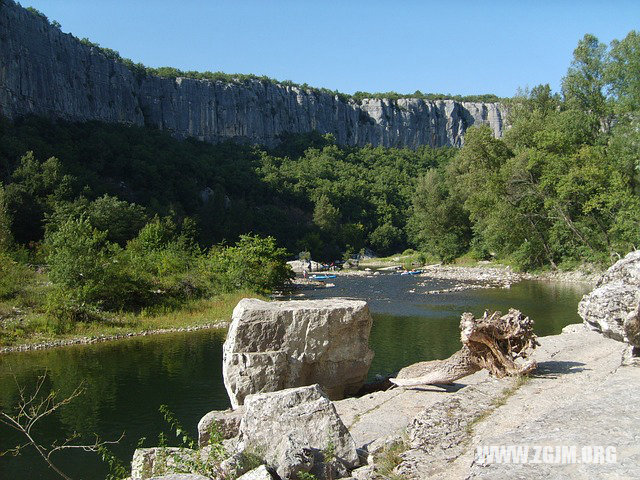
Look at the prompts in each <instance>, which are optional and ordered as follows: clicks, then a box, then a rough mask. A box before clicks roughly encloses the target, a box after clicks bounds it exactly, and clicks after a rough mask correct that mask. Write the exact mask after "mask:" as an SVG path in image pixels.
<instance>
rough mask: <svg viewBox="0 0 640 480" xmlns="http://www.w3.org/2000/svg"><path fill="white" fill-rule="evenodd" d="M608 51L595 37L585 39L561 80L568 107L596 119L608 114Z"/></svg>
mask: <svg viewBox="0 0 640 480" xmlns="http://www.w3.org/2000/svg"><path fill="white" fill-rule="evenodd" d="M606 49H607V47H606V45H604V44H602V43H600V42H599V41H598V39H597V38H596V37H595V36H593V35H590V34H587V35H585V36H584V38H583V39H582V40H580V42H578V46H577V47H576V49H575V50H574V51H573V61H572V62H571V66H570V67H569V70H568V71H567V75H566V76H565V77H564V78H563V80H562V93H563V94H564V97H565V101H566V102H567V104H568V105H570V106H573V107H575V108H578V109H580V110H582V111H585V112H590V113H593V114H594V115H596V116H597V117H602V116H604V115H605V114H606V100H605V92H604V87H605V79H604V73H605V55H606Z"/></svg>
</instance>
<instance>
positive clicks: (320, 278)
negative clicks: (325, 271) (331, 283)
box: [309, 275, 337, 280]
mask: <svg viewBox="0 0 640 480" xmlns="http://www.w3.org/2000/svg"><path fill="white" fill-rule="evenodd" d="M336 277H337V275H311V276H309V278H310V279H311V280H328V279H330V278H336Z"/></svg>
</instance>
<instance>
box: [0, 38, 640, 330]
mask: <svg viewBox="0 0 640 480" xmlns="http://www.w3.org/2000/svg"><path fill="white" fill-rule="evenodd" d="M505 103H506V107H507V109H508V112H509V124H510V128H509V129H508V131H507V132H506V134H505V136H504V138H502V139H496V138H493V136H492V134H491V131H490V130H489V129H488V128H487V127H473V128H471V129H469V130H468V131H467V133H466V136H465V144H464V146H463V147H462V148H461V149H459V150H458V149H453V148H442V149H431V148H428V147H423V148H419V149H417V150H410V149H397V148H382V147H377V148H373V147H370V146H367V147H363V148H354V147H341V146H338V145H336V144H335V141H334V139H333V138H332V137H331V135H325V136H322V135H319V134H317V133H315V132H311V133H308V134H303V135H285V136H283V138H282V142H281V144H280V145H279V146H278V147H277V148H275V149H273V150H270V151H268V150H265V149H262V148H260V147H256V146H246V145H237V144H233V143H225V144H220V145H210V144H207V143H203V142H199V141H196V140H192V139H187V140H178V139H174V138H172V137H170V136H169V135H168V134H166V133H164V132H161V131H157V130H152V129H148V128H140V127H131V126H122V125H106V124H100V123H83V124H74V123H64V122H55V123H54V122H51V121H47V120H43V119H40V118H24V119H21V120H18V121H16V122H14V123H10V122H7V121H4V120H1V119H0V255H1V256H2V261H1V262H0V270H1V271H0V298H5V299H6V298H13V297H15V296H16V295H19V294H20V292H21V291H23V290H24V288H26V287H25V285H29V284H30V282H32V281H33V275H34V272H33V267H28V266H27V265H39V266H44V269H43V271H44V272H46V275H47V276H48V279H49V281H50V282H51V284H50V285H51V287H50V288H48V290H47V294H46V301H45V303H46V312H48V313H47V314H48V315H49V316H50V317H52V318H57V319H64V318H66V319H68V320H69V321H75V320H78V319H81V320H82V319H89V320H90V319H91V318H94V317H100V315H101V312H103V311H113V312H118V311H140V310H141V309H147V308H157V307H159V306H160V307H162V308H176V307H179V306H180V305H182V304H183V303H184V302H185V301H188V300H189V299H193V298H204V297H207V296H209V295H212V294H216V293H220V292H230V291H235V290H238V289H248V290H252V291H258V292H269V291H272V290H273V289H281V288H284V287H285V286H286V284H287V282H288V280H289V278H290V273H289V272H288V270H287V269H286V268H285V267H284V260H285V259H286V258H292V257H294V256H296V255H297V254H298V253H299V252H310V254H311V255H312V256H313V257H314V258H316V259H320V260H333V259H336V258H339V257H342V256H343V255H345V254H349V253H350V252H351V253H353V252H359V251H361V250H362V249H364V248H370V249H372V250H374V251H375V252H376V253H378V254H380V255H385V254H390V253H394V252H398V251H402V250H404V249H406V248H409V247H412V248H415V249H417V250H419V251H421V252H423V253H424V254H425V257H428V256H430V257H434V256H435V257H438V258H440V259H441V260H443V261H452V260H454V259H455V258H456V257H459V256H461V255H471V256H472V257H474V258H476V259H490V258H497V259H500V260H502V261H506V262H509V263H510V264H512V265H514V266H516V267H518V268H522V269H539V268H548V267H551V268H574V267H576V266H579V265H580V264H583V263H593V264H597V265H600V266H604V265H607V264H609V263H610V262H611V261H612V260H615V259H616V258H618V257H619V256H621V255H624V254H625V253H626V252H628V251H630V250H632V249H635V248H636V247H637V246H638V245H639V244H640V198H639V197H638V181H639V179H638V168H639V167H640V36H639V35H638V34H637V33H636V32H631V33H629V35H627V37H626V38H624V39H623V40H621V41H614V42H612V44H611V45H610V46H609V47H607V46H606V45H603V44H601V43H600V42H599V41H598V40H597V39H596V38H595V37H593V36H591V35H586V36H585V37H584V38H583V39H582V40H581V41H580V42H579V44H578V47H577V48H576V50H575V52H574V59H573V61H572V63H571V65H570V67H569V69H568V72H567V74H566V76H565V77H564V79H563V82H562V92H561V93H553V92H552V91H551V89H550V88H549V86H548V85H540V86H537V87H534V88H532V89H530V90H526V91H524V92H520V93H519V94H518V95H516V96H515V97H514V98H513V99H510V100H508V101H505ZM38 301H39V300H34V301H33V302H32V303H34V302H35V303H36V304H37V303H38Z"/></svg>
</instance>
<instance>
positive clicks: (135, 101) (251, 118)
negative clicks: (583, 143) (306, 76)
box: [0, 0, 504, 148]
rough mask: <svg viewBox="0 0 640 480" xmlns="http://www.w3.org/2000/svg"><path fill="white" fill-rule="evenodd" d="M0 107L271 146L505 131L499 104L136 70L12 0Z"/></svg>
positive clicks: (5, 12)
mask: <svg viewBox="0 0 640 480" xmlns="http://www.w3.org/2000/svg"><path fill="white" fill-rule="evenodd" d="M0 114H1V115H3V116H4V117H7V118H9V119H15V118H18V117H20V116H24V115H29V114H35V115H42V116H45V117H49V118H56V119H65V120H70V121H88V120H98V121H104V122H119V123H127V124H135V125H147V126H152V127H157V128H160V129H164V130H168V131H170V132H171V133H172V134H173V135H175V136H177V137H195V138H198V139H200V140H204V141H208V142H213V143H215V142H220V141H223V140H229V139H232V140H236V141H242V142H251V143H257V144H264V145H274V144H276V143H277V142H278V137H279V135H281V134H283V133H287V132H289V133H300V132H309V131H312V130H317V131H318V132H320V133H322V134H324V133H332V134H333V135H335V137H336V139H337V141H338V143H340V144H342V145H359V146H362V145H366V144H369V143H370V144H372V145H375V146H377V145H383V146H407V147H412V148H415V147H418V146H420V145H431V146H444V145H453V146H460V145H462V143H463V140H464V139H463V135H464V132H465V131H466V129H467V128H468V127H469V126H471V125H473V124H477V123H484V124H488V125H489V126H490V127H491V129H492V130H493V132H494V135H495V136H496V137H500V136H502V133H503V129H504V112H503V109H502V107H501V106H500V105H499V104H496V103H474V102H456V101H453V100H440V101H427V100H423V99H419V98H406V99H399V100H397V101H396V100H387V99H364V100H363V101H362V102H360V103H358V102H355V101H353V100H348V101H345V100H344V99H342V98H340V97H338V96H335V95H331V94H328V93H322V92H318V91H315V90H311V89H309V90H305V89H302V88H298V87H295V86H288V85H280V84H276V83H272V82H268V81H260V80H247V81H244V82H238V83H230V82H223V81H208V80H194V79H190V78H176V79H170V78H162V77H157V76H152V75H138V76H136V75H135V74H134V73H133V72H132V71H131V70H129V69H128V68H127V67H126V66H125V65H124V64H122V63H121V62H119V61H116V60H112V59H109V58H107V57H106V56H105V55H103V53H102V52H101V51H100V50H99V49H97V48H94V47H91V46H87V45H84V44H82V43H81V42H80V41H78V39H76V38H75V37H74V36H73V35H70V34H65V33H62V32H61V31H60V29H58V28H56V27H54V26H51V25H49V23H48V21H47V20H46V19H45V18H41V17H40V16H38V15H36V14H33V13H31V12H28V11H27V10H25V9H23V8H22V7H20V6H18V5H16V4H15V3H13V2H12V1H11V0H1V1H0Z"/></svg>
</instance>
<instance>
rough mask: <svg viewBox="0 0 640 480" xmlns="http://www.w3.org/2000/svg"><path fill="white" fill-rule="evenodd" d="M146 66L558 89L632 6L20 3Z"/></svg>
mask: <svg viewBox="0 0 640 480" xmlns="http://www.w3.org/2000/svg"><path fill="white" fill-rule="evenodd" d="M21 3H22V5H23V6H33V7H35V8H37V9H38V10H41V11H42V12H43V13H45V14H46V15H47V16H48V17H49V18H50V19H52V20H57V21H59V22H60V23H61V24H62V30H63V31H64V32H71V33H73V34H74V35H76V36H77V37H88V38H89V39H91V40H92V41H94V42H97V43H99V44H101V45H103V46H105V47H109V48H112V49H114V50H118V51H119V52H120V54H121V55H122V56H124V57H129V58H131V59H132V60H134V61H136V62H142V63H144V64H145V65H149V66H153V67H158V66H165V65H169V66H174V67H177V68H180V69H183V70H212V71H217V70H220V71H224V72H227V73H254V74H257V75H268V76H270V77H274V78H277V79H279V80H293V81H294V82H298V83H304V82H306V83H308V84H310V85H313V86H316V87H326V88H330V89H337V90H340V91H341V92H345V93H353V92H355V91H357V90H362V91H369V92H382V91H390V90H394V91H397V92H400V93H412V92H414V91H415V90H421V91H422V92H425V93H427V92H438V93H451V94H461V95H470V94H480V93H495V94H497V95H500V96H511V95H513V94H514V93H515V91H516V89H517V88H518V87H526V86H535V85H537V84H540V83H549V84H551V86H552V88H553V89H554V90H556V91H557V90H559V87H560V81H561V79H562V76H563V75H564V74H565V73H566V70H567V67H568V65H569V62H570V61H571V55H572V51H573V49H574V48H575V46H576V44H577V42H578V40H579V39H580V38H581V37H582V36H583V35H584V34H585V33H593V34H594V35H596V36H597V37H598V38H599V39H600V40H601V41H604V42H606V43H609V42H610V41H611V40H612V39H614V38H618V39H621V38H623V37H624V36H625V35H626V34H627V33H628V32H629V31H630V30H633V29H635V30H639V29H640V1H638V0H635V1H626V0H615V1H613V0H611V1H591V0H582V1H578V0H576V1H569V0H555V1H550V0H532V1H524V0H511V1H492V2H489V1H482V0H475V1H465V0H458V1H455V2H450V1H446V0H441V1H439V2H432V1H417V0H415V1H401V0H396V1H391V0H388V1H381V0H367V1H360V0H357V1H348V0H342V1H322V2H321V1H313V2H312V1H305V0H297V1H293V0H209V1H204V0H201V1H195V0H182V1H176V0H174V1H167V0H154V1H141V0H128V1H125V0H101V1H87V0H22V2H21Z"/></svg>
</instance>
